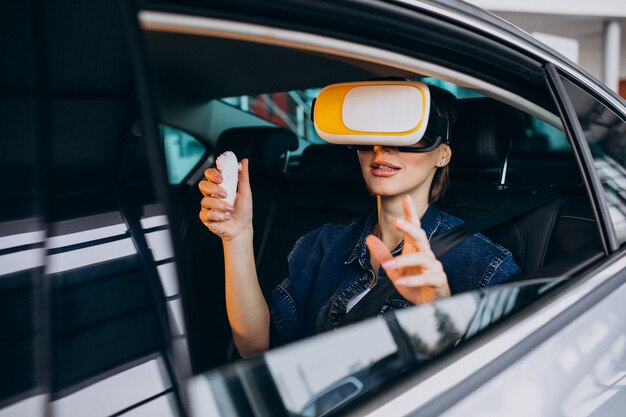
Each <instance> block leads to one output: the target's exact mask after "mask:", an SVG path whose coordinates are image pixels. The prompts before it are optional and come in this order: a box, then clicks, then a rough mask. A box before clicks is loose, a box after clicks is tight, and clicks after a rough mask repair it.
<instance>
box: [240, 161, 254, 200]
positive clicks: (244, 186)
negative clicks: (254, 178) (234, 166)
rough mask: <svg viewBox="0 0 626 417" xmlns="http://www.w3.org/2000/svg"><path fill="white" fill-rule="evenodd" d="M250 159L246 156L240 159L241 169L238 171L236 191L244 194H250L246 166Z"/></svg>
mask: <svg viewBox="0 0 626 417" xmlns="http://www.w3.org/2000/svg"><path fill="white" fill-rule="evenodd" d="M249 165H250V161H249V160H248V159H247V158H244V159H242V160H241V171H239V182H238V185H237V192H238V193H239V194H241V195H244V196H249V195H250V194H252V192H251V191H250V172H249V170H248V167H249Z"/></svg>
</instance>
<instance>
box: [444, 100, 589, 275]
mask: <svg viewBox="0 0 626 417" xmlns="http://www.w3.org/2000/svg"><path fill="white" fill-rule="evenodd" d="M459 108H460V110H459V119H458V121H457V124H456V127H455V131H454V136H453V139H452V144H451V146H452V150H453V156H452V162H451V175H450V178H451V183H450V186H449V188H448V191H447V192H446V194H445V195H444V197H443V198H442V199H441V200H440V201H439V202H438V203H437V205H438V206H439V207H440V208H442V209H443V210H445V211H447V212H449V213H450V214H453V215H455V216H457V217H460V218H461V219H463V220H466V221H467V220H470V219H472V218H475V217H479V216H482V215H486V214H487V213H490V212H495V211H496V210H498V209H501V208H503V207H508V206H511V205H513V204H516V203H518V202H521V201H523V200H525V199H527V198H528V197H529V196H530V195H532V194H533V193H535V192H537V191H540V189H541V188H545V181H544V182H542V183H541V184H543V185H541V186H537V185H536V184H533V183H532V182H521V181H519V182H518V183H516V182H511V181H506V183H505V185H504V186H501V185H500V184H499V180H500V178H501V177H502V169H503V166H504V163H505V160H506V158H507V155H508V152H509V147H510V144H511V143H512V142H513V141H515V140H521V139H523V138H522V134H523V129H524V114H523V113H522V112H521V111H519V110H516V109H514V108H512V107H510V106H507V105H505V104H503V103H499V102H496V101H494V100H492V99H489V98H478V99H466V100H460V102H459ZM572 158H573V155H572ZM507 162H508V163H509V165H510V164H511V163H512V161H507ZM529 168H530V169H532V168H533V167H532V166H529ZM508 174H509V175H507V178H511V175H510V173H508ZM525 177H526V178H534V177H535V175H527V176H525V175H524V173H523V172H516V173H515V178H516V179H518V180H519V179H523V178H525ZM551 188H552V189H553V190H554V192H555V193H558V194H559V195H558V198H557V199H555V200H552V201H551V202H549V203H547V204H545V205H544V206H542V207H539V208H537V209H535V210H533V211H531V212H529V213H527V214H525V215H522V216H520V217H519V218H517V219H514V220H511V221H509V222H507V223H505V224H502V225H500V226H498V227H495V228H493V229H492V230H488V231H485V232H484V234H485V235H487V236H488V237H490V238H491V239H492V240H494V241H495V242H496V243H499V244H501V245H502V246H504V247H506V248H507V249H509V250H510V251H511V252H512V253H513V257H514V258H515V261H516V262H517V263H518V265H520V267H521V268H522V272H523V276H524V277H527V276H530V275H532V274H535V273H536V272H537V271H538V270H539V269H541V268H542V267H543V266H545V265H547V264H550V263H552V262H556V261H558V260H559V259H561V258H563V257H564V256H566V255H567V254H571V253H574V252H576V251H579V250H583V249H585V248H592V250H596V251H600V250H601V244H600V240H599V235H598V232H597V228H596V224H595V220H594V218H593V212H592V210H591V206H590V204H589V201H588V199H587V197H586V194H585V193H584V192H583V190H582V189H580V188H573V187H562V186H559V184H554V183H552V185H551ZM570 267H571V265H570Z"/></svg>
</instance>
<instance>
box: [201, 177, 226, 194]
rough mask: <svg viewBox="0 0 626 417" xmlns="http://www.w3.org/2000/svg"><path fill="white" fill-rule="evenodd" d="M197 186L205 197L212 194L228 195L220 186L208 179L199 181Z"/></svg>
mask: <svg viewBox="0 0 626 417" xmlns="http://www.w3.org/2000/svg"><path fill="white" fill-rule="evenodd" d="M198 188H199V189H200V192H201V193H202V194H203V195H204V196H205V197H210V196H213V197H219V198H226V197H227V196H228V194H227V193H226V191H225V190H224V189H223V188H222V187H220V186H219V185H217V184H215V183H213V182H210V181H200V182H199V183H198Z"/></svg>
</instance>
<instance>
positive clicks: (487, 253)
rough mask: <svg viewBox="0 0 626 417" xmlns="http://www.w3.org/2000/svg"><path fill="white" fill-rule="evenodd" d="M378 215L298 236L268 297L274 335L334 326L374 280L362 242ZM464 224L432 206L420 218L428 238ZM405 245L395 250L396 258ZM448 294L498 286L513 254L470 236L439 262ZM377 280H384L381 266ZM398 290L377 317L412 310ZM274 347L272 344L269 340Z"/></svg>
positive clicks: (284, 337)
mask: <svg viewBox="0 0 626 417" xmlns="http://www.w3.org/2000/svg"><path fill="white" fill-rule="evenodd" d="M376 219H377V216H376V211H374V212H372V213H371V214H370V215H369V216H366V217H361V218H358V219H355V220H353V221H352V222H350V223H345V224H326V225H324V226H321V227H319V228H317V229H315V230H313V231H312V232H309V233H307V234H306V235H304V236H303V237H301V238H300V239H299V240H298V241H297V242H296V244H295V245H294V247H293V249H292V250H291V253H290V254H289V256H288V258H287V260H288V266H289V277H288V278H286V279H285V280H284V281H283V282H282V283H280V284H279V285H278V286H277V287H276V288H275V289H274V291H273V292H272V293H271V294H270V295H269V297H268V304H269V309H270V315H271V319H272V324H273V337H274V336H275V333H278V334H277V335H276V336H278V339H280V340H276V342H278V343H279V344H282V343H288V342H292V341H294V340H298V339H301V338H304V337H308V336H311V335H313V334H316V333H319V332H323V331H325V330H329V329H332V328H334V327H336V326H337V325H338V324H339V323H340V322H341V320H342V319H343V317H344V316H345V315H346V307H347V305H348V302H349V301H350V300H351V299H352V298H353V297H354V296H356V295H357V294H360V293H361V292H363V291H364V290H366V289H367V288H369V286H370V284H371V283H372V282H373V280H374V271H373V269H372V266H371V264H370V260H369V259H370V255H369V251H368V249H367V246H366V245H365V238H366V237H367V236H368V235H369V234H370V233H371V231H372V228H373V227H374V224H375V223H376ZM461 223H463V221H462V220H460V219H458V218H456V217H454V216H451V215H449V214H447V213H445V212H443V211H440V210H439V209H437V208H436V207H435V206H433V205H431V206H430V207H429V208H428V210H427V211H426V213H425V214H424V216H423V217H422V219H421V224H422V228H423V229H424V231H425V232H426V234H427V236H428V239H429V240H430V239H431V238H432V237H433V236H436V235H438V234H441V233H443V232H445V231H447V230H450V229H452V228H453V227H455V226H457V225H459V224H461ZM402 246H403V242H402V243H400V245H398V247H397V248H395V249H394V250H393V252H392V253H393V255H394V256H395V255H397V254H399V253H400V251H401V250H402ZM439 260H440V262H441V263H442V265H443V268H444V271H445V272H446V275H447V277H448V285H449V286H450V291H451V292H452V294H456V293H459V292H463V291H469V290H473V289H477V288H485V287H488V286H491V285H497V284H501V283H503V282H506V281H507V280H509V279H511V278H513V277H515V276H517V275H519V274H520V272H521V271H520V268H519V267H518V266H517V264H516V263H515V261H514V260H513V257H512V255H511V252H509V251H508V250H507V249H505V248H503V247H502V246H500V245H497V244H495V243H493V242H491V241H490V240H489V239H487V238H486V237H485V236H483V235H481V234H475V235H473V236H470V237H469V238H467V239H466V240H465V241H463V242H462V243H460V244H458V245H457V246H456V247H454V248H453V249H452V250H450V251H449V252H448V253H446V254H445V255H444V256H442V257H441V258H440V259H439ZM378 279H388V278H387V276H386V274H385V271H384V270H383V269H382V268H380V269H379V272H378ZM412 305H413V304H412V303H410V302H409V301H407V300H406V299H405V298H403V297H402V296H401V295H400V294H399V293H398V292H397V291H394V293H393V294H392V295H391V297H389V298H388V299H387V300H386V302H385V303H384V305H383V307H382V308H381V310H380V311H379V312H378V314H379V315H380V314H384V313H385V312H387V311H390V310H393V309H400V308H406V307H409V306H412ZM273 343H274V342H273Z"/></svg>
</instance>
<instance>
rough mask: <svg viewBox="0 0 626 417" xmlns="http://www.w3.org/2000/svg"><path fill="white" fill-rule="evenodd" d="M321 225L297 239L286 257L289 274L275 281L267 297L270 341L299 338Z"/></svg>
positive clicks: (317, 260) (317, 256) (318, 250)
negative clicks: (279, 281)
mask: <svg viewBox="0 0 626 417" xmlns="http://www.w3.org/2000/svg"><path fill="white" fill-rule="evenodd" d="M319 235H320V229H316V230H314V231H312V232H310V233H308V234H306V235H304V236H303V237H301V238H300V239H298V241H297V242H296V244H295V245H294V247H293V249H292V250H291V252H290V253H289V256H288V257H287V263H288V267H289V277H287V278H285V279H284V280H283V281H282V282H281V283H280V284H278V285H277V286H276V287H275V288H274V290H273V291H272V292H271V294H270V295H269V297H268V300H267V302H268V307H269V310H270V318H271V321H272V323H271V325H272V328H271V331H272V332H271V333H270V336H274V340H270V342H271V345H272V346H275V345H281V344H286V343H290V342H293V341H295V340H298V339H301V338H303V337H304V336H306V334H305V330H304V329H305V326H304V322H303V313H304V309H305V308H306V306H305V303H306V300H308V299H309V295H310V294H309V293H310V291H311V290H312V288H311V287H312V285H313V282H314V280H315V276H316V274H317V270H318V268H319V263H320V261H321V252H322V248H321V246H322V245H321V243H320V241H319Z"/></svg>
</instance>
